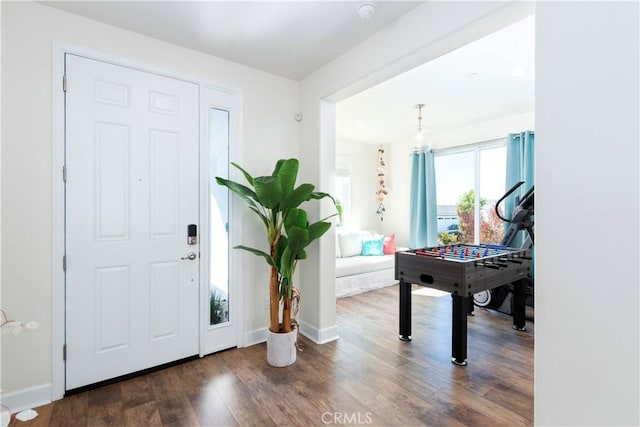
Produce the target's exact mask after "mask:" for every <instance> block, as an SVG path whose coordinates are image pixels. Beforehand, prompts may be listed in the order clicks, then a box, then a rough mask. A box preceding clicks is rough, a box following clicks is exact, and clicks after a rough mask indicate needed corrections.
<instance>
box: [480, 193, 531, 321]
mask: <svg viewBox="0 0 640 427" xmlns="http://www.w3.org/2000/svg"><path fill="white" fill-rule="evenodd" d="M522 184H524V182H522V181H521V182H518V183H517V184H515V185H514V186H513V187H511V189H509V191H507V192H506V193H505V194H504V195H503V196H502V197H501V198H500V200H498V202H497V203H496V206H495V211H496V215H497V216H498V218H500V219H501V220H503V221H505V222H507V223H509V228H507V231H506V232H505V233H504V237H503V238H502V241H501V242H500V244H501V245H504V246H509V247H512V246H511V245H512V244H513V241H514V240H515V239H516V237H517V236H518V232H520V231H522V230H525V231H526V232H527V233H526V235H525V239H524V241H523V242H522V244H521V245H520V248H522V249H529V248H531V247H533V240H534V238H533V234H534V232H533V228H534V219H533V215H534V193H533V188H534V187H533V186H532V187H531V188H530V189H529V190H528V191H527V192H526V193H525V194H524V195H523V196H522V197H521V198H520V199H516V203H517V205H516V207H515V208H514V210H513V214H512V215H513V217H512V218H511V219H507V218H504V217H503V216H502V215H500V210H499V206H500V203H502V202H503V201H504V199H506V198H507V197H509V196H510V195H511V194H512V193H513V192H514V191H516V190H517V189H518V188H520V186H521V185H522ZM512 296H513V286H512V285H511V284H508V285H503V286H498V287H497V288H493V289H489V290H486V291H482V292H479V293H477V294H475V295H474V296H473V303H474V305H476V306H478V307H484V308H490V309H493V310H496V311H500V312H502V313H505V314H511V312H512V308H511V298H512ZM525 304H526V305H528V306H530V307H533V277H529V283H528V284H527V285H526V286H525Z"/></svg>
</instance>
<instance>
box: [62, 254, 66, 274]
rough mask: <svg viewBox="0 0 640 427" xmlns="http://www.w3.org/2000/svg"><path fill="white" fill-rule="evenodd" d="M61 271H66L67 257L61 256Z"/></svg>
mask: <svg viewBox="0 0 640 427" xmlns="http://www.w3.org/2000/svg"><path fill="white" fill-rule="evenodd" d="M62 270H63V271H67V256H66V255H62Z"/></svg>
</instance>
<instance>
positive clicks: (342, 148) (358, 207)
mask: <svg viewBox="0 0 640 427" xmlns="http://www.w3.org/2000/svg"><path fill="white" fill-rule="evenodd" d="M378 148H379V146H378V145H373V144H365V143H362V142H349V141H345V140H340V139H337V140H336V154H337V155H343V156H348V157H349V159H350V163H351V215H350V218H349V221H350V222H349V223H348V224H346V228H348V229H349V230H372V231H376V230H377V231H380V230H381V225H382V224H381V223H380V217H379V216H378V215H377V214H376V209H377V208H378V202H377V200H376V191H377V189H378V171H377V167H378V163H379V159H378ZM386 157H387V156H386V153H385V158H386Z"/></svg>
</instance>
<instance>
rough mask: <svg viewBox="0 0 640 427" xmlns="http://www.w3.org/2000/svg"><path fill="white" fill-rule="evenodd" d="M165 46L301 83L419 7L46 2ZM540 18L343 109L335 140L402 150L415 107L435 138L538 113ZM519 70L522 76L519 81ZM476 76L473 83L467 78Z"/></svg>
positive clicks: (330, 3)
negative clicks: (365, 10) (367, 12)
mask: <svg viewBox="0 0 640 427" xmlns="http://www.w3.org/2000/svg"><path fill="white" fill-rule="evenodd" d="M42 3H44V4H46V5H49V6H51V7H55V8H58V9H62V10H65V11H68V12H71V13H75V14H78V15H82V16H85V17H88V18H91V19H94V20H97V21H100V22H104V23H107V24H110V25H113V26H117V27H121V28H124V29H127V30H130V31H134V32H137V33H141V34H144V35H147V36H150V37H153V38H156V39H160V40H163V41H166V42H169V43H173V44H176V45H180V46H184V47H187V48H190V49H194V50H198V51H202V52H205V53H208V54H211V55H214V56H216V57H219V58H224V59H227V60H230V61H233V62H237V63H240V64H244V65H247V66H250V67H253V68H257V69H260V70H264V71H267V72H270V73H274V74H277V75H280V76H283V77H287V78H291V79H294V80H301V79H303V78H304V77H306V76H308V75H309V74H310V73H312V72H314V71H315V70H317V69H319V68H320V67H322V66H323V65H325V64H327V63H328V62H330V61H331V60H333V59H335V58H336V57H338V56H340V55H341V54H343V53H345V52H346V51H348V50H349V49H351V48H352V47H354V46H356V45H357V44H359V43H360V42H361V41H363V40H364V39H366V38H367V37H369V36H371V35H373V34H374V33H376V32H377V31H379V30H380V29H382V28H384V27H385V26H387V25H391V24H392V23H393V22H394V21H395V20H397V19H398V18H399V17H401V16H402V15H404V14H406V13H409V12H410V11H411V10H412V9H413V8H415V7H417V6H419V5H420V4H422V3H423V2H421V1H377V10H376V13H375V14H374V15H373V17H372V18H370V19H368V20H362V19H360V17H359V16H358V14H357V11H356V9H357V5H358V4H359V1H309V0H302V1H48V2H42ZM534 57H535V53H534V18H533V17H530V18H527V19H525V20H523V21H520V22H518V23H515V24H513V25H511V26H509V27H507V28H505V29H503V30H502V31H499V32H497V33H494V34H491V35H489V36H487V37H485V38H483V39H481V40H478V41H476V42H474V43H471V44H469V45H467V46H464V47H462V48H460V49H458V50H455V51H453V52H450V53H448V54H446V55H444V56H442V57H440V58H437V59H435V60H433V61H430V62H428V63H427V64H424V65H422V66H420V67H417V68H415V69H413V70H410V71H408V72H406V73H404V74H402V75H400V76H397V77H395V78H393V79H391V80H389V81H387V82H385V83H383V84H380V85H378V86H376V87H374V88H371V89H369V90H366V91H364V92H362V93H360V94H358V95H356V96H354V97H351V98H349V99H347V100H344V101H342V102H340V103H338V105H337V121H336V132H337V136H338V138H340V139H343V140H350V141H359V142H367V143H374V144H383V143H394V142H399V141H406V140H407V139H408V138H411V137H412V136H413V135H414V134H415V132H416V130H417V119H416V117H417V110H416V109H415V105H416V104H419V103H420V104H426V106H425V108H424V110H423V117H424V120H423V124H424V126H425V127H427V129H428V130H430V131H431V132H433V133H438V132H442V131H446V130H448V129H452V128H456V127H458V128H459V127H463V126H469V125H473V124H474V123H479V122H483V121H485V122H486V121H490V120H492V119H496V118H500V117H505V116H508V115H511V114H517V113H523V112H527V111H529V112H531V111H533V108H534V107H533V102H534V101H533V96H534V75H533V71H534ZM516 70H525V71H526V74H525V75H524V76H521V77H514V76H513V75H512V73H513V72H514V71H516ZM473 73H475V76H474V77H469V76H470V75H471V74H473Z"/></svg>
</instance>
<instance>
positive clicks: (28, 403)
mask: <svg viewBox="0 0 640 427" xmlns="http://www.w3.org/2000/svg"><path fill="white" fill-rule="evenodd" d="M0 400H1V401H2V404H3V405H4V406H6V407H7V408H9V410H10V411H11V413H12V414H15V413H16V412H20V411H24V410H25V409H30V408H35V407H37V406H42V405H46V404H47V403H51V384H42V385H38V386H34V387H27V388H23V389H21V390H16V391H12V392H10V393H2V395H1V397H0Z"/></svg>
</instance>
